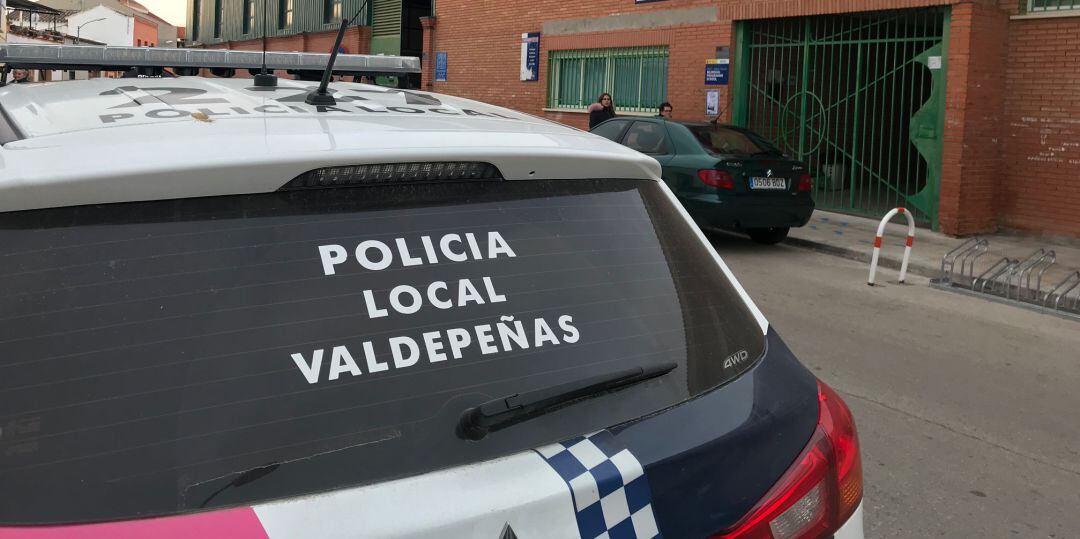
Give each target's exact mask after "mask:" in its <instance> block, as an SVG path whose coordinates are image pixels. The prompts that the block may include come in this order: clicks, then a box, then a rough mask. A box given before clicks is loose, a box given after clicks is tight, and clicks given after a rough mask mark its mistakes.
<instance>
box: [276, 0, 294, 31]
mask: <svg viewBox="0 0 1080 539" xmlns="http://www.w3.org/2000/svg"><path fill="white" fill-rule="evenodd" d="M280 2H281V5H280V9H279V10H278V28H282V29H284V28H288V27H290V26H292V13H293V0H280Z"/></svg>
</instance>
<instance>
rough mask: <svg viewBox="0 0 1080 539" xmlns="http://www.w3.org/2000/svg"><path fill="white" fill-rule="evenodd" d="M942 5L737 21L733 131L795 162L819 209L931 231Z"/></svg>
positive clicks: (937, 173) (941, 83)
mask: <svg viewBox="0 0 1080 539" xmlns="http://www.w3.org/2000/svg"><path fill="white" fill-rule="evenodd" d="M948 16H949V11H948V8H931V9H920V10H902V11H881V12H873V13H855V14H844V15H823V16H815V17H803V18H787V19H771V20H763V21H750V22H743V23H740V24H739V26H738V27H737V29H736V31H737V36H736V39H737V43H738V49H737V50H736V54H737V56H736V59H735V63H736V66H735V67H736V70H737V73H736V80H735V92H736V94H735V96H734V98H735V99H734V103H735V110H734V122H735V123H736V124H739V125H743V126H745V127H748V128H750V129H752V130H754V131H756V132H758V133H760V134H761V135H763V136H765V137H767V138H769V139H770V140H772V141H773V142H774V143H775V144H776V145H777V146H778V147H780V148H781V149H782V150H784V151H785V152H786V153H788V154H790V155H792V156H794V157H796V158H798V159H800V160H803V161H805V162H806V163H807V164H808V165H809V166H810V170H811V174H813V176H814V180H815V182H814V185H815V187H814V199H815V201H817V204H818V206H819V207H821V208H825V209H832V210H838V211H843V212H848V213H855V214H861V215H869V216H875V217H880V216H881V215H882V214H884V213H885V212H886V211H888V210H889V209H891V208H893V207H896V206H905V207H907V208H909V209H910V210H911V211H912V213H913V215H914V217H915V218H916V220H917V221H919V222H920V223H922V224H924V225H931V226H933V227H934V228H937V214H938V211H937V208H938V192H939V182H940V178H941V148H942V140H943V136H942V129H943V123H942V122H943V118H944V94H945V92H944V87H945V73H946V56H947V55H946V48H947V46H948V36H947V32H945V29H947V28H948Z"/></svg>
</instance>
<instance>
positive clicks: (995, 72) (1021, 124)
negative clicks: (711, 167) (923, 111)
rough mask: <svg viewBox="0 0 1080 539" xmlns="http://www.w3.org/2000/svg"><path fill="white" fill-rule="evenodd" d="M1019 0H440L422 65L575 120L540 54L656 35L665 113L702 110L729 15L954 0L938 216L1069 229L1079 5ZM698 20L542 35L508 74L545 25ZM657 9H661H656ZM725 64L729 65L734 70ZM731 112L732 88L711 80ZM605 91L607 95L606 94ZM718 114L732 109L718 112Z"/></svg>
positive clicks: (967, 226) (953, 223)
mask: <svg viewBox="0 0 1080 539" xmlns="http://www.w3.org/2000/svg"><path fill="white" fill-rule="evenodd" d="M1022 2H1023V0H961V1H956V0H952V1H950V0H819V1H815V2H807V1H805V0H753V1H747V0H718V1H717V0H713V1H702V0H668V1H664V2H650V3H642V4H637V3H635V2H633V1H632V0H595V1H593V2H583V3H578V4H567V3H564V2H556V1H553V0H530V1H523V0H522V1H507V2H501V3H497V4H496V3H485V4H484V7H483V8H482V9H481V8H478V6H477V5H476V3H475V2H470V1H468V0H439V1H438V3H437V5H436V13H435V17H434V18H433V19H434V20H432V21H429V24H426V25H425V47H424V50H425V54H426V55H427V56H428V58H432V57H433V55H434V52H435V51H440V52H446V53H447V55H448V62H447V67H448V70H447V81H446V82H435V81H434V80H433V75H434V72H433V71H432V69H431V68H432V65H431V64H433V62H431V61H428V62H425V73H424V78H423V87H424V88H425V89H430V90H433V91H437V92H443V93H448V94H453V95H460V96H464V97H469V98H474V99H478V100H481V101H487V102H490V103H494V104H498V105H503V106H507V107H511V108H515V109H518V110H522V111H525V112H529V113H533V114H544V115H546V116H547V117H549V118H551V119H553V120H556V121H560V122H563V123H567V124H570V125H574V126H577V127H584V126H585V125H586V124H587V118H586V116H585V115H584V114H582V113H574V112H560V111H544V110H543V109H544V106H545V104H546V99H547V82H546V78H547V69H548V66H547V57H548V52H549V51H552V50H562V49H581V48H599V47H627V46H644V45H667V46H668V50H669V60H668V61H669V65H668V81H667V82H668V89H669V94H668V100H669V101H671V102H672V103H673V104H674V106H675V111H676V116H677V117H680V118H686V119H701V118H704V110H703V103H704V99H705V92H706V86H705V85H704V81H703V80H702V79H703V73H702V59H703V58H710V57H712V56H713V55H714V52H715V47H717V46H722V45H728V46H730V47H732V52H733V58H734V57H735V54H734V53H735V51H734V49H735V46H736V44H735V43H734V31H735V22H736V21H740V20H752V19H764V18H777V17H793V16H804V15H819V14H829V13H842V12H856V11H872V10H879V9H901V8H917V7H925V6H934V5H952V9H951V25H950V27H949V28H948V29H947V31H948V40H949V44H948V54H947V58H946V60H945V61H946V66H947V70H948V71H947V82H946V105H945V107H946V112H945V133H944V139H945V140H944V144H943V148H942V178H941V194H940V209H939V219H940V227H941V230H942V231H943V232H946V233H949V234H958V235H965V234H973V233H979V232H986V231H992V230H995V229H997V228H999V227H1008V228H1018V229H1024V230H1029V231H1036V232H1045V233H1050V234H1057V235H1065V236H1074V237H1080V211H1077V209H1080V11H1076V12H1073V13H1071V14H1072V15H1074V16H1067V17H1056V18H1033V16H1030V15H1029V16H1020V15H1018V12H1019V7H1020V5H1021V3H1022ZM709 7H712V8H714V9H715V10H716V12H715V14H712V13H711V12H710V16H709V17H707V18H705V19H703V20H702V21H700V22H695V21H685V20H683V21H681V22H679V23H676V24H670V25H663V24H661V23H656V24H654V25H652V26H653V27H648V28H642V29H635V30H632V31H627V30H621V31H608V32H603V31H568V32H560V33H557V34H550V33H546V34H544V35H543V36H542V37H541V55H540V80H539V81H536V82H522V81H520V80H519V77H518V71H519V62H520V51H519V43H520V36H521V34H522V33H526V32H541V31H542V27H543V25H544V23H547V22H551V21H569V22H573V21H575V20H578V19H592V20H598V19H601V18H603V17H606V16H626V15H634V14H652V13H656V14H662V13H664V12H671V11H672V10H680V9H690V8H709ZM657 20H659V18H657ZM735 69H736V66H733V71H734V70H735ZM720 88H721V92H722V94H721V95H722V101H724V102H726V105H727V106H726V107H724V106H723V105H722V107H723V108H724V109H725V110H726V111H730V110H731V107H730V104H731V97H730V93H729V91H728V90H729V88H730V87H720ZM617 101H618V100H617V98H616V102H617ZM725 117H729V116H728V114H725Z"/></svg>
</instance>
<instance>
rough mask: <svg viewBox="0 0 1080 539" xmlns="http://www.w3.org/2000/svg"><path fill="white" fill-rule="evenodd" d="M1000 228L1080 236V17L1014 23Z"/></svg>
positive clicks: (1008, 68)
mask: <svg viewBox="0 0 1080 539" xmlns="http://www.w3.org/2000/svg"><path fill="white" fill-rule="evenodd" d="M1005 66H1006V67H1005V68H1004V69H1002V70H1000V71H999V72H998V74H997V76H999V77H1004V79H1005V85H1006V88H1007V91H1006V92H1005V112H1004V115H1003V118H1002V123H1001V125H1002V131H1003V133H1002V135H1003V137H1004V141H1005V153H1004V158H1003V164H1004V167H1003V169H1002V172H1003V175H1002V181H1001V185H1000V188H999V192H1000V194H1001V196H1000V198H999V203H1000V208H999V209H1000V213H1001V221H1000V224H1001V225H1003V226H1005V227H1009V228H1016V229H1022V230H1030V231H1037V232H1046V233H1050V234H1059V235H1069V236H1080V18H1077V17H1069V18H1048V19H1037V20H1012V21H1010V24H1009V31H1008V57H1007V59H1006V61H1005Z"/></svg>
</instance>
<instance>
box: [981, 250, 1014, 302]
mask: <svg viewBox="0 0 1080 539" xmlns="http://www.w3.org/2000/svg"><path fill="white" fill-rule="evenodd" d="M1019 264H1020V261H1019V260H1016V259H1013V258H1008V257H1005V258H1002V259H1001V260H998V261H997V262H996V263H994V265H993V266H990V268H989V269H987V270H986V271H984V272H982V273H980V274H979V276H978V277H976V278H975V280H973V281H972V282H971V289H972V290H976V291H978V292H982V293H984V294H993V293H994V291H995V290H997V285H998V284H1002V285H1005V283H1003V282H999V281H998V279H1000V278H1002V277H1006V278H1007V277H1008V276H1009V275H1010V274H1012V272H1013V271H1015V270H1016V266H1018V265H1019ZM987 286H989V287H990V290H987V289H986V287H987ZM1003 289H1005V290H1007V288H1004V287H1003Z"/></svg>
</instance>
